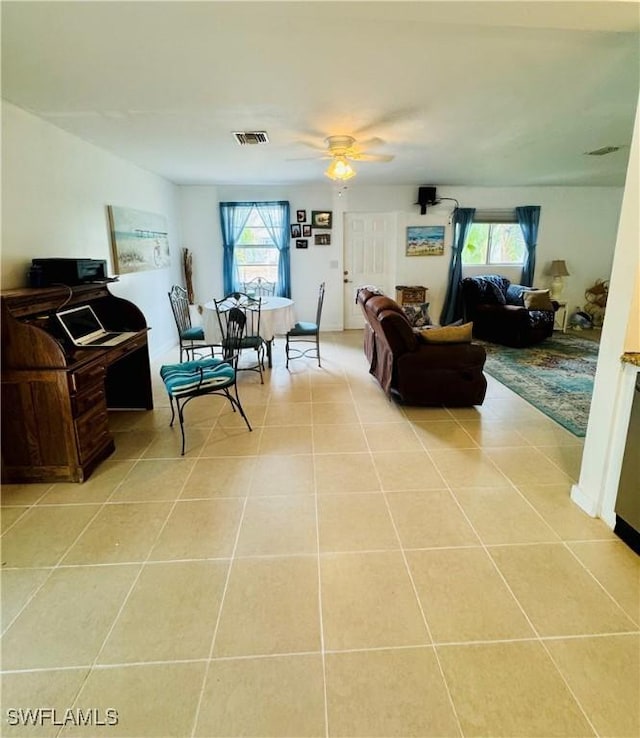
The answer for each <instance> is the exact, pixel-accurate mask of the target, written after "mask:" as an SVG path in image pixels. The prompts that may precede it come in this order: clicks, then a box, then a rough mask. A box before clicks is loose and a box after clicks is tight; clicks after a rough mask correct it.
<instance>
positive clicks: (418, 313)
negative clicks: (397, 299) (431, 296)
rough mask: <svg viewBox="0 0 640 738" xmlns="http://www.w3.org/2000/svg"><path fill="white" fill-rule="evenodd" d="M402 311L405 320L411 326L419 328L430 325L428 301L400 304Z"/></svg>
mask: <svg viewBox="0 0 640 738" xmlns="http://www.w3.org/2000/svg"><path fill="white" fill-rule="evenodd" d="M402 311H403V312H404V314H405V315H406V316H407V320H408V321H409V323H411V326H412V327H413V328H421V327H422V326H425V325H431V318H430V317H429V303H428V302H422V303H416V304H415V305H413V304H411V303H409V304H408V305H402Z"/></svg>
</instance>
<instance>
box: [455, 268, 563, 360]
mask: <svg viewBox="0 0 640 738" xmlns="http://www.w3.org/2000/svg"><path fill="white" fill-rule="evenodd" d="M534 289H535V288H534V287H525V286H523V285H520V284H511V282H510V281H509V280H508V279H507V278H506V277H502V276H500V275H499V274H485V275H482V276H478V277H467V278H465V279H463V280H462V288H461V292H462V304H463V308H464V320H465V321H472V322H473V336H474V338H480V339H483V340H485V341H491V342H492V343H500V344H502V345H504V346H512V347H515V348H522V347H524V346H532V345H533V344H535V343H540V341H544V339H545V338H549V337H550V336H551V335H552V333H553V323H554V316H555V311H556V310H557V309H558V303H557V302H553V301H552V302H551V304H552V306H553V309H552V310H534V309H529V308H527V307H525V304H524V299H523V293H524V292H525V291H530V290H534Z"/></svg>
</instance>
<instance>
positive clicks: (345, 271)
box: [342, 269, 349, 277]
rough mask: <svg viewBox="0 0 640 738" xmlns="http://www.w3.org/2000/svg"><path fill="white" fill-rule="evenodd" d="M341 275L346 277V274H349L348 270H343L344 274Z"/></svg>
mask: <svg viewBox="0 0 640 738" xmlns="http://www.w3.org/2000/svg"><path fill="white" fill-rule="evenodd" d="M342 273H343V274H344V276H345V277H346V276H347V274H349V270H348V269H345V270H344V272H342Z"/></svg>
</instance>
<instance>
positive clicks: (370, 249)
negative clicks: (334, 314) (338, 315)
mask: <svg viewBox="0 0 640 738" xmlns="http://www.w3.org/2000/svg"><path fill="white" fill-rule="evenodd" d="M396 234H397V225H396V215H395V213H345V215H344V327H345V328H362V326H363V325H364V316H363V315H362V310H361V309H360V307H359V306H358V305H356V304H355V293H356V290H357V289H358V287H360V286H362V285H365V284H373V285H376V286H377V287H380V289H381V290H383V291H384V292H385V293H386V294H388V295H391V296H393V293H392V292H390V290H391V289H392V282H393V278H394V271H395V267H394V265H395V259H394V256H395V253H396V238H397V236H396Z"/></svg>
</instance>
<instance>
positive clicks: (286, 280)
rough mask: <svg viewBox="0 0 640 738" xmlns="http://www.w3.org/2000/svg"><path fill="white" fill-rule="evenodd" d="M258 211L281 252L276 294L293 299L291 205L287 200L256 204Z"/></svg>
mask: <svg viewBox="0 0 640 738" xmlns="http://www.w3.org/2000/svg"><path fill="white" fill-rule="evenodd" d="M255 206H256V210H257V211H258V213H259V214H260V217H261V218H262V221H263V223H264V224H265V226H266V228H267V231H268V232H269V235H270V236H271V238H272V239H273V242H274V243H275V245H276V246H277V248H278V251H279V252H280V258H279V259H278V282H277V284H276V294H277V295H279V296H280V297H291V267H290V259H289V255H290V254H289V203H288V201H287V200H279V201H277V202H256V203H255Z"/></svg>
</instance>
